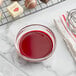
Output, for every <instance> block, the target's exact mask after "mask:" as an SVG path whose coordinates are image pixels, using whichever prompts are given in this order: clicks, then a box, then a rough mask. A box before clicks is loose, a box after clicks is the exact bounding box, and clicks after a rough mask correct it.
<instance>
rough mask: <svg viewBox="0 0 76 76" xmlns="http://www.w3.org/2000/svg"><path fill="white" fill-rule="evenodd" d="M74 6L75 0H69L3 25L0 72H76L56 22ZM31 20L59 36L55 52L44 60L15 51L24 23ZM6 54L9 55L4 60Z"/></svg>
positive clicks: (30, 75) (8, 75)
mask: <svg viewBox="0 0 76 76" xmlns="http://www.w3.org/2000/svg"><path fill="white" fill-rule="evenodd" d="M75 7H76V0H67V1H65V2H63V3H61V4H58V5H56V6H53V7H51V8H48V9H46V10H43V11H41V12H38V13H35V14H33V15H30V16H27V17H25V18H22V19H20V20H17V21H15V22H13V23H10V24H8V25H4V26H1V27H0V52H1V55H0V76H76V63H75V62H74V61H73V58H72V56H71V55H70V53H69V51H68V49H67V47H66V44H65V42H64V40H63V39H62V37H61V35H60V34H59V32H58V30H57V29H56V28H55V25H54V23H53V19H54V18H57V17H58V16H59V15H60V14H62V13H64V12H66V11H67V10H70V9H74V8H75ZM29 24H43V25H45V26H47V27H49V28H51V29H52V30H53V32H54V33H55V36H56V40H57V45H56V49H55V52H54V54H53V56H52V57H50V58H49V59H47V60H45V61H43V62H41V63H29V62H27V61H24V60H23V59H22V58H20V57H18V56H17V54H16V49H15V47H14V40H15V36H16V34H17V32H18V30H19V29H20V28H21V27H23V26H26V25H29ZM4 57H5V58H7V59H6V60H5V58H4ZM9 61H10V62H11V63H10V62H9Z"/></svg>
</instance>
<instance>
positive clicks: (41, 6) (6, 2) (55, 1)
mask: <svg viewBox="0 0 76 76" xmlns="http://www.w3.org/2000/svg"><path fill="white" fill-rule="evenodd" d="M63 1H65V0H49V2H48V3H47V4H45V3H42V2H41V1H40V0H37V6H36V8H34V9H27V8H25V5H24V4H25V0H21V1H19V4H20V5H21V6H22V7H23V8H24V12H23V14H21V15H20V16H19V17H17V18H13V17H12V16H11V15H10V14H9V12H8V11H7V9H6V7H7V6H9V5H10V4H11V3H12V2H11V0H4V2H3V4H2V6H0V12H2V19H1V20H0V26H2V25H4V24H8V23H10V22H13V21H15V20H18V19H20V18H22V17H25V16H28V15H31V14H33V13H36V12H38V11H41V10H43V9H46V8H48V7H51V6H54V5H56V4H59V3H61V2H63Z"/></svg>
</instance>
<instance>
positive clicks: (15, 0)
mask: <svg viewBox="0 0 76 76" xmlns="http://www.w3.org/2000/svg"><path fill="white" fill-rule="evenodd" d="M11 1H21V0H11Z"/></svg>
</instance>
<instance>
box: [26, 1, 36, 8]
mask: <svg viewBox="0 0 76 76" xmlns="http://www.w3.org/2000/svg"><path fill="white" fill-rule="evenodd" d="M36 6H37V0H26V1H25V7H26V8H29V9H32V8H35V7H36Z"/></svg>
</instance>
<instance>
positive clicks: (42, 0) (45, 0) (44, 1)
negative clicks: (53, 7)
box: [40, 0, 49, 3]
mask: <svg viewBox="0 0 76 76" xmlns="http://www.w3.org/2000/svg"><path fill="white" fill-rule="evenodd" d="M40 1H41V2H43V3H47V2H48V1H49V0H40Z"/></svg>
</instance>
